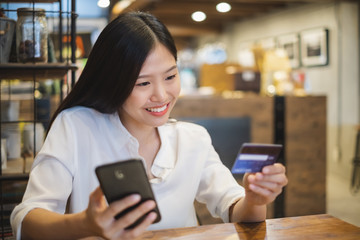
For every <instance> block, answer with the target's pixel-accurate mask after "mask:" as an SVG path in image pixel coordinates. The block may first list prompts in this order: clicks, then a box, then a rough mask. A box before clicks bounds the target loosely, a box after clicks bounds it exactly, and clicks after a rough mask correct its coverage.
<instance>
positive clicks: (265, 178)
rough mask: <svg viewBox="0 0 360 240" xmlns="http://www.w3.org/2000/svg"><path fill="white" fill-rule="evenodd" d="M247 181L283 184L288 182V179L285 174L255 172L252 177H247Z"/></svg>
mask: <svg viewBox="0 0 360 240" xmlns="http://www.w3.org/2000/svg"><path fill="white" fill-rule="evenodd" d="M249 182H251V183H254V184H258V183H260V182H271V183H276V184H278V185H280V186H285V185H286V184H287V183H288V179H287V177H286V176H285V174H283V173H281V174H273V175H265V174H262V173H257V174H256V175H255V176H254V177H253V178H250V179H249Z"/></svg>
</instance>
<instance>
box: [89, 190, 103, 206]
mask: <svg viewBox="0 0 360 240" xmlns="http://www.w3.org/2000/svg"><path fill="white" fill-rule="evenodd" d="M103 200H104V195H103V192H102V190H101V188H100V187H97V188H96V189H95V190H94V191H93V192H92V193H91V194H90V203H91V204H94V205H95V206H97V207H98V206H100V205H102V204H103V202H102V201H103Z"/></svg>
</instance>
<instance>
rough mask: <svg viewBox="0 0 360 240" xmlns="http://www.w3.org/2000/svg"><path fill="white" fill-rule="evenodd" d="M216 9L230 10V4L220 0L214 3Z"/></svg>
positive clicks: (221, 10)
mask: <svg viewBox="0 0 360 240" xmlns="http://www.w3.org/2000/svg"><path fill="white" fill-rule="evenodd" d="M216 10H218V12H228V11H230V10H231V5H230V4H228V3H226V2H221V3H219V4H217V5H216Z"/></svg>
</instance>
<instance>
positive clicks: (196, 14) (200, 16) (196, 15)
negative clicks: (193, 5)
mask: <svg viewBox="0 0 360 240" xmlns="http://www.w3.org/2000/svg"><path fill="white" fill-rule="evenodd" d="M191 18H192V20H194V21H196V22H202V21H204V20H205V19H206V14H205V13H204V12H201V11H196V12H194V13H193V14H191Z"/></svg>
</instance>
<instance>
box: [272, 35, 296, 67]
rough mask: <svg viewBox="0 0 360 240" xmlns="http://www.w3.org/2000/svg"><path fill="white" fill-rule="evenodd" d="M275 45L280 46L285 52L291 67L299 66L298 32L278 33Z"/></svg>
mask: <svg viewBox="0 0 360 240" xmlns="http://www.w3.org/2000/svg"><path fill="white" fill-rule="evenodd" d="M276 42H277V47H278V48H282V49H284V50H285V52H286V53H287V56H288V58H289V62H290V65H291V67H292V68H293V69H296V68H299V67H300V65H301V64H300V41H299V34H297V33H292V34H286V35H280V36H278V37H277V39H276Z"/></svg>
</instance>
